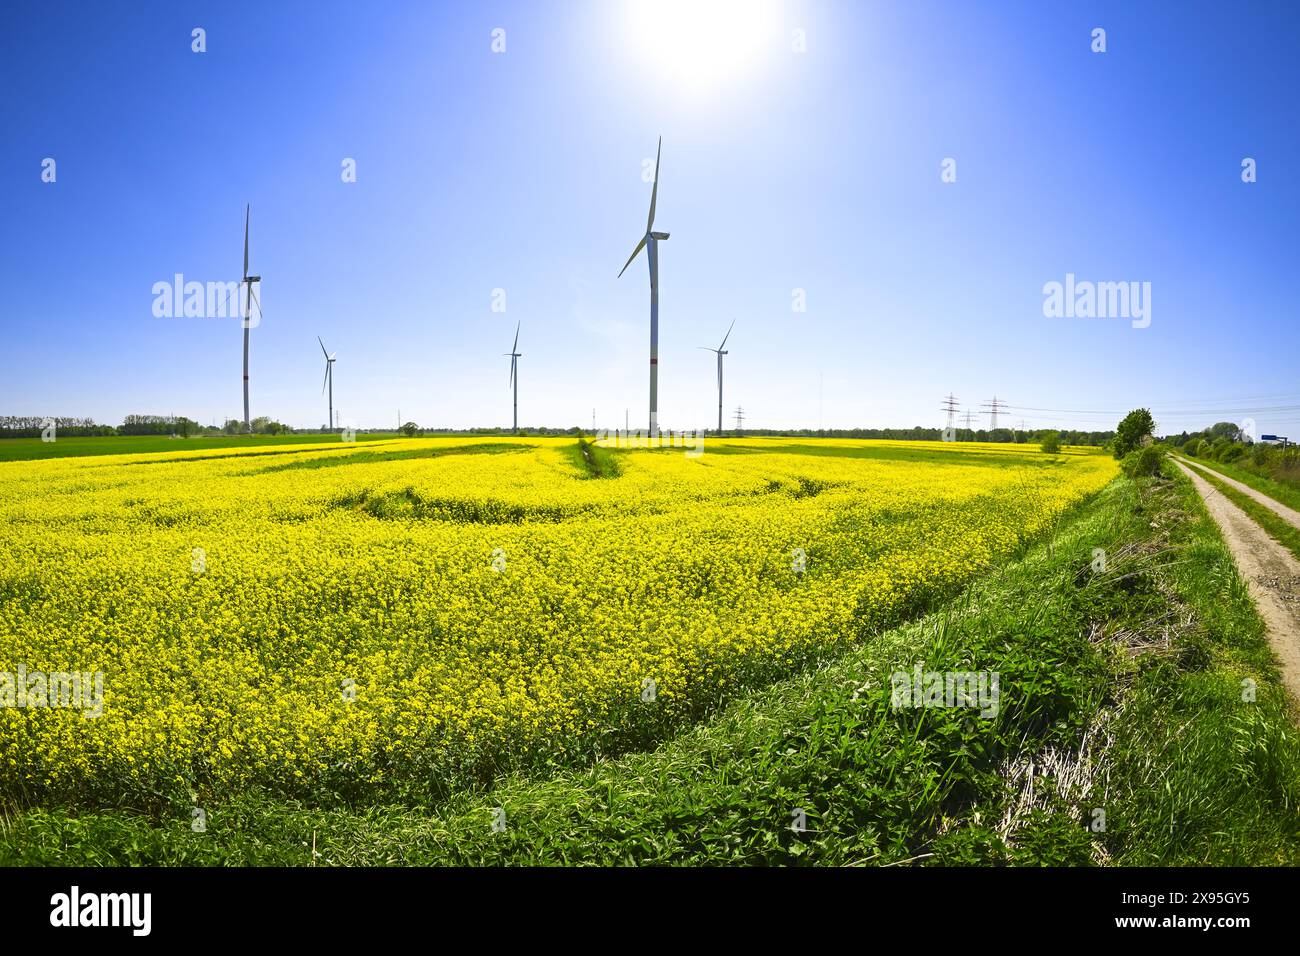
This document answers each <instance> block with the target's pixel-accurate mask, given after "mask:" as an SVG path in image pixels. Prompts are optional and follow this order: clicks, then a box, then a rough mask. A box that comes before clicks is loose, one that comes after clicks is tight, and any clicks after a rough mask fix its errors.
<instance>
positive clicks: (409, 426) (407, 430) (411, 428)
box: [402, 422, 420, 438]
mask: <svg viewBox="0 0 1300 956" xmlns="http://www.w3.org/2000/svg"><path fill="white" fill-rule="evenodd" d="M402 434H403V435H405V436H406V437H407V438H413V437H414V436H416V435H418V434H420V426H419V425H417V424H415V422H407V423H406V424H405V425H403V426H402Z"/></svg>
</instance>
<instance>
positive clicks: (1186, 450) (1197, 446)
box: [1183, 438, 1202, 458]
mask: <svg viewBox="0 0 1300 956" xmlns="http://www.w3.org/2000/svg"><path fill="white" fill-rule="evenodd" d="M1201 444H1202V442H1201V440H1200V439H1199V438H1193V439H1192V440H1191V441H1189V442H1188V443H1187V444H1186V445H1184V446H1183V454H1184V455H1190V456H1191V457H1193V458H1195V457H1196V456H1197V455H1199V454H1200V453H1201Z"/></svg>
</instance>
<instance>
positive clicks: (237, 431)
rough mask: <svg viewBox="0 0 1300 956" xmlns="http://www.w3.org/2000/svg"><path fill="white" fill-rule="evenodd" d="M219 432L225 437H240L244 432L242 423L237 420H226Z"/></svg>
mask: <svg viewBox="0 0 1300 956" xmlns="http://www.w3.org/2000/svg"><path fill="white" fill-rule="evenodd" d="M221 430H222V431H223V432H225V433H226V434H227V435H241V434H243V432H244V423H243V422H241V421H240V420H239V419H237V418H227V419H226V424H224V425H223V426H221Z"/></svg>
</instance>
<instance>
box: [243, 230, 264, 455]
mask: <svg viewBox="0 0 1300 956" xmlns="http://www.w3.org/2000/svg"><path fill="white" fill-rule="evenodd" d="M251 213H252V206H250V205H245V206H244V286H245V287H246V288H247V289H248V293H247V294H248V303H247V305H246V306H245V308H244V321H243V326H244V431H246V432H251V431H252V430H253V425H252V422H251V421H250V420H249V417H248V329H249V319H251V318H252V317H253V304H254V303H255V302H256V301H257V299H256V298H255V297H254V295H253V283H254V282H261V281H262V277H261V276H250V275H249V274H248V220H249V217H250V215H251ZM257 314H258V315H259V316H260V315H261V314H262V307H261V305H258V307H257Z"/></svg>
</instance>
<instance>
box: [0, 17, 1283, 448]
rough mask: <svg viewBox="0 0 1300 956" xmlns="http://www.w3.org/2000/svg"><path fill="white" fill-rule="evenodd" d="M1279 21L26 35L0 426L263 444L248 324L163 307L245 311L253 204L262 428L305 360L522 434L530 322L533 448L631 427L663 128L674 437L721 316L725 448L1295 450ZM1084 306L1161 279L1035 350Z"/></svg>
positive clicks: (377, 419)
mask: <svg viewBox="0 0 1300 956" xmlns="http://www.w3.org/2000/svg"><path fill="white" fill-rule="evenodd" d="M1297 26H1300V14H1297V12H1296V8H1295V7H1294V5H1290V4H1282V3H1277V4H1264V3H1257V4H1237V5H1214V4H1199V3H1197V4H1185V3H1154V2H1152V3H1143V4H1118V3H1117V4H1086V3H1081V4H1055V3H1023V4H1019V3H1005V4H1004V3H988V4H984V3H980V4H976V3H907V4H903V3H890V4H859V3H797V2H790V3H770V4H764V3H761V2H754V3H745V4H739V5H734V4H733V5H726V4H724V5H723V6H722V7H721V8H716V9H715V8H711V7H709V6H708V5H707V4H703V3H701V2H699V0H697V2H694V3H674V2H669V0H660V2H659V3H655V4H651V5H645V4H621V3H616V2H612V0H611V2H592V3H577V2H574V3H555V2H543V3H518V4H513V3H475V4H468V3H465V4H455V5H452V4H426V3H419V4H414V3H412V4H402V3H382V4H338V3H330V2H324V3H310V4H308V3H274V4H266V3H262V4H254V3H238V2H235V3H223V4H220V5H217V4H212V5H205V4H186V3H170V4H162V3H157V4H122V5H89V4H60V3H40V4H35V3H23V2H19V3H16V4H11V5H10V6H9V7H8V8H7V13H6V23H5V28H4V29H5V32H4V33H3V35H0V79H2V80H3V82H2V83H0V102H2V103H3V116H4V121H3V127H2V132H0V190H2V191H3V198H4V204H3V205H4V209H5V215H4V224H3V227H2V228H0V276H2V277H3V279H4V288H5V290H6V293H7V294H6V296H5V305H4V308H3V310H2V312H3V319H2V320H0V321H3V323H4V342H5V348H4V350H3V359H0V362H2V363H3V366H2V367H0V381H2V382H3V384H2V385H0V413H6V414H31V415H45V414H59V415H88V416H92V417H94V418H96V419H97V420H100V421H108V422H110V423H115V422H118V421H120V419H121V417H122V416H123V415H125V414H128V413H133V412H137V413H175V414H186V415H190V416H191V417H195V418H198V419H199V420H201V421H205V422H210V421H213V420H217V421H221V420H224V419H225V418H227V417H240V416H241V414H242V411H241V403H242V399H241V390H240V384H241V383H240V375H241V368H240V361H241V358H240V356H241V346H242V331H241V329H240V327H239V324H238V320H234V319H222V318H211V317H209V318H159V317H156V316H155V315H154V314H153V308H152V307H153V299H154V297H153V292H152V289H153V286H154V284H155V283H156V282H159V281H171V279H172V277H173V275H174V274H175V273H182V274H184V276H185V277H186V279H188V280H197V281H201V282H207V281H226V280H231V279H236V278H238V276H239V270H240V266H241V261H240V260H241V253H242V249H241V244H242V229H243V216H244V206H245V203H251V205H252V269H253V271H254V272H256V273H260V274H261V275H262V276H263V282H262V286H261V289H260V296H261V300H262V305H263V320H262V322H261V324H260V325H259V326H258V327H257V328H255V329H254V330H253V332H252V412H253V414H254V415H258V414H267V415H271V416H273V417H276V418H279V419H281V420H283V421H286V422H289V423H291V424H294V425H299V426H316V425H319V424H321V423H323V422H324V421H325V419H326V411H325V400H324V398H323V397H322V396H321V378H322V371H323V370H322V359H321V355H320V351H319V349H318V347H317V345H316V336H317V335H320V336H321V337H322V338H323V339H324V341H325V343H326V344H327V345H328V346H329V348H330V349H331V350H333V351H336V352H337V353H338V363H337V366H336V369H335V376H336V378H335V401H336V404H337V407H338V408H339V409H340V411H341V420H342V421H343V422H346V423H348V424H355V425H358V426H361V427H365V426H373V425H388V424H390V423H395V422H396V420H397V416H398V411H399V409H400V411H401V415H402V418H403V419H413V420H415V421H417V422H419V423H420V424H422V425H426V426H440V425H441V426H467V425H492V424H508V423H509V416H510V392H509V389H508V383H507V379H508V375H509V364H508V363H509V360H508V359H507V358H505V357H504V356H503V355H502V354H501V353H503V352H506V351H508V349H509V346H510V341H511V338H512V337H513V335H514V329H515V323H516V322H519V323H520V324H521V325H522V332H521V335H520V343H519V350H520V352H522V353H523V357H522V358H521V359H520V383H521V384H520V419H521V423H522V424H525V425H528V424H551V425H571V424H586V423H590V421H591V416H592V409H593V407H594V408H595V410H596V416H597V421H598V423H599V424H601V425H604V426H611V427H612V426H615V425H621V424H622V421H623V417H624V409H629V410H630V417H631V421H632V423H633V425H634V426H635V425H641V424H643V423H644V421H645V418H646V414H647V395H646V393H647V354H648V337H649V334H648V324H649V319H648V312H649V291H648V281H647V274H646V266H645V261H644V258H642V259H640V260H638V262H637V263H636V264H634V265H633V267H632V268H630V269H628V271H627V273H626V274H625V275H624V276H623V277H622V278H621V279H617V278H616V275H617V273H618V270H619V268H620V267H621V266H622V264H623V261H624V260H625V259H626V258H627V255H628V253H629V252H631V250H632V248H633V246H634V245H635V244H636V242H637V241H638V239H639V238H640V234H641V232H642V231H643V229H644V225H643V224H644V221H645V218H644V217H645V214H646V208H647V205H648V202H649V192H650V185H649V183H648V182H646V181H644V178H643V175H642V172H643V163H644V162H645V160H646V159H647V158H648V157H652V156H653V155H654V148H655V142H656V137H657V136H658V135H660V134H662V135H663V137H664V146H663V166H662V171H661V174H660V190H659V203H658V214H657V221H656V226H657V228H659V229H663V230H665V231H669V232H670V233H671V234H672V238H671V239H670V240H669V241H668V242H666V243H663V244H662V245H661V296H660V349H661V359H660V361H661V378H660V422H661V424H662V425H663V426H665V427H675V428H692V427H704V426H708V425H709V424H710V423H711V422H712V421H714V419H715V418H716V404H717V398H716V392H715V379H714V364H713V363H714V360H713V357H712V355H711V354H710V353H708V352H704V351H700V350H699V349H698V346H702V345H714V344H716V342H717V341H718V340H719V339H720V338H721V336H722V334H723V332H724V331H725V329H726V327H727V325H728V324H729V323H730V322H731V320H732V319H733V318H735V319H736V320H737V321H736V328H735V331H734V332H733V333H732V337H731V341H730V342H729V343H728V347H729V349H730V352H731V354H730V355H729V356H728V358H727V381H726V396H725V400H726V407H727V410H728V416H727V418H728V422H729V421H730V419H731V410H732V409H734V408H735V406H736V405H743V406H744V408H745V412H746V421H747V423H748V424H750V425H754V426H771V427H793V426H813V427H815V426H816V425H818V423H819V422H820V423H822V424H824V425H825V426H826V427H850V426H855V425H865V426H882V425H897V426H910V425H914V424H924V425H941V424H942V423H943V415H942V413H941V412H940V411H939V404H940V399H941V397H942V396H944V395H945V394H947V393H948V392H950V391H951V392H953V393H955V394H956V395H957V397H958V399H959V401H960V403H961V405H962V406H963V407H969V408H972V409H974V410H978V408H979V406H980V405H982V404H984V403H985V402H986V401H987V400H988V399H990V398H991V397H992V396H994V395H995V394H996V395H997V396H998V397H999V398H1001V399H1003V400H1004V401H1006V402H1009V403H1010V404H1011V405H1012V406H1017V407H1016V408H1013V409H1012V411H1011V412H1010V414H1009V416H1008V417H1006V418H1004V419H1003V422H1004V423H1006V422H1007V421H1008V420H1009V421H1014V422H1019V421H1020V420H1022V419H1023V420H1025V421H1026V422H1028V423H1029V424H1030V425H1048V424H1059V425H1066V426H1076V427H1098V428H1102V427H1109V426H1111V425H1113V423H1114V421H1115V420H1116V419H1117V418H1118V417H1119V415H1120V414H1121V413H1122V412H1123V411H1124V410H1126V409H1127V408H1129V407H1132V406H1134V405H1138V404H1146V405H1149V406H1151V407H1152V408H1153V410H1154V411H1155V412H1156V415H1157V419H1158V420H1159V421H1160V423H1161V425H1162V426H1164V427H1166V428H1171V429H1174V430H1177V429H1180V428H1182V427H1184V426H1192V427H1196V426H1200V425H1204V424H1209V423H1210V422H1212V421H1215V420H1219V419H1227V420H1232V421H1240V420H1242V419H1243V418H1245V417H1252V418H1254V419H1255V420H1256V421H1257V423H1258V427H1259V429H1260V430H1261V431H1264V432H1269V431H1281V432H1285V431H1287V430H1288V429H1289V433H1290V434H1291V435H1292V436H1296V435H1300V384H1297V383H1296V376H1295V356H1296V352H1297V344H1300V332H1298V331H1297V322H1296V313H1295V294H1294V289H1295V278H1294V277H1295V275H1296V253H1297V246H1298V243H1297V238H1296V236H1297V231H1296V223H1297V211H1298V206H1300V202H1298V201H1300V184H1298V179H1300V177H1298V176H1297V159H1298V156H1297V146H1298V139H1300V133H1298V132H1297V130H1300V116H1298V115H1297V113H1300V108H1298V107H1297V99H1296V97H1295V90H1296V89H1300V65H1298V63H1300V60H1298V58H1296V57H1295V56H1294V37H1295V34H1296V30H1297ZM195 27H202V28H204V29H205V30H206V38H207V52H205V53H201V54H200V53H194V52H192V51H191V42H192V41H191V31H192V29H193V28H195ZM1095 27H1102V28H1104V29H1105V30H1106V43H1107V51H1106V52H1105V53H1103V54H1098V53H1093V52H1092V51H1091V49H1090V45H1091V42H1092V41H1091V31H1092V30H1093V28H1095ZM497 28H500V29H503V30H504V31H505V44H506V48H505V52H503V53H494V52H493V51H492V41H493V37H492V32H493V30H494V29H497ZM796 30H802V31H804V33H803V36H804V37H805V45H806V50H805V52H796V50H795V49H794V46H795V43H794V38H795V33H794V31H796ZM46 157H52V158H54V159H55V161H56V163H57V181H56V182H54V183H44V182H42V181H41V163H42V160H43V159H44V158H46ZM949 157H951V158H952V159H954V160H955V161H956V170H957V181H956V182H954V183H944V182H942V181H941V178H940V168H941V163H942V162H943V161H944V160H945V159H946V158H949ZM1244 157H1252V158H1254V159H1255V160H1256V161H1257V164H1258V182H1255V183H1251V184H1246V183H1243V182H1242V181H1241V161H1242V159H1243V158H1244ZM346 158H351V159H354V160H355V161H356V168H357V181H356V182H355V183H344V182H343V181H342V178H341V175H340V174H341V164H342V162H343V160H344V159H346ZM1066 273H1074V274H1075V275H1076V276H1077V277H1078V278H1079V279H1080V280H1093V281H1125V282H1129V281H1136V282H1150V283H1151V289H1152V292H1151V324H1150V326H1149V327H1148V328H1144V329H1135V328H1133V327H1132V325H1131V323H1130V322H1129V321H1128V320H1127V319H1122V318H1120V319H1082V318H1047V317H1045V316H1044V315H1043V292H1042V289H1043V285H1044V283H1047V282H1051V281H1064V279H1065V275H1066ZM494 289H504V290H505V303H506V308H505V312H495V311H493V308H492V306H493V290H494ZM794 289H803V290H805V295H806V302H807V310H806V311H805V312H802V313H800V312H795V311H793V310H792V295H793V290H794ZM1288 406H1290V409H1288ZM1038 409H1056V410H1062V411H1039V410H1038ZM981 421H982V422H985V423H987V421H988V418H987V416H982V417H981Z"/></svg>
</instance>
